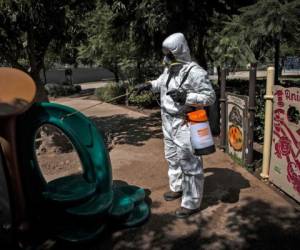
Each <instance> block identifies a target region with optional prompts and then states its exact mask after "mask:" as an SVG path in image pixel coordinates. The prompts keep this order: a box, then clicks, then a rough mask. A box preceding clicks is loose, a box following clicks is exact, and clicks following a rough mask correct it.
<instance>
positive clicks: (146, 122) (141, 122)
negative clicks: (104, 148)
mask: <svg viewBox="0 0 300 250" xmlns="http://www.w3.org/2000/svg"><path fill="white" fill-rule="evenodd" d="M90 119H92V120H93V122H94V123H95V124H96V126H97V127H98V129H99V130H100V131H102V132H104V134H105V135H106V137H107V139H108V140H109V141H112V143H113V144H114V145H116V144H129V145H135V146H142V145H144V144H145V141H147V140H149V139H151V138H162V136H163V135H162V131H161V117H160V112H156V113H153V114H151V115H150V116H145V117H144V116H143V117H138V118H133V117H129V116H127V115H113V116H107V117H93V116H92V117H90Z"/></svg>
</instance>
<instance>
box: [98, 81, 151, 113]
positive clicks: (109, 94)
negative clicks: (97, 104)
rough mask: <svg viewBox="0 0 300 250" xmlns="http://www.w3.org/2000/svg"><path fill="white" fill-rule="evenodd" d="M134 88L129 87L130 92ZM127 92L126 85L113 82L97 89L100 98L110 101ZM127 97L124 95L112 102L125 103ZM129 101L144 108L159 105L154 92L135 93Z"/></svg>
mask: <svg viewBox="0 0 300 250" xmlns="http://www.w3.org/2000/svg"><path fill="white" fill-rule="evenodd" d="M131 89H132V88H129V92H130V91H131ZM125 93H126V88H125V86H124V85H121V84H116V83H112V84H109V85H107V86H105V87H101V88H98V89H96V91H95V95H96V96H97V97H98V99H99V100H101V101H104V102H108V101H110V100H111V99H113V98H115V97H117V96H120V95H124V94H125ZM125 100H126V97H122V98H120V99H117V100H114V101H113V102H112V103H114V104H125ZM128 102H129V104H131V105H135V106H138V107H143V108H151V107H154V106H157V101H156V98H155V96H154V94H153V93H152V92H149V91H145V92H142V93H140V94H138V95H135V94H134V93H133V94H132V95H130V96H129V98H128Z"/></svg>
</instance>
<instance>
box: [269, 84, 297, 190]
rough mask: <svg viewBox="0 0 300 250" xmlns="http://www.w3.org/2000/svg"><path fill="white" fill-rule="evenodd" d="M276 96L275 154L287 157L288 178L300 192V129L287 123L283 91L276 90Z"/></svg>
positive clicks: (274, 121) (278, 156)
mask: <svg viewBox="0 0 300 250" xmlns="http://www.w3.org/2000/svg"><path fill="white" fill-rule="evenodd" d="M275 97H277V107H279V108H277V109H275V110H274V120H273V128H274V129H273V143H274V149H275V155H276V156H277V158H279V159H282V158H283V157H285V158H286V164H287V180H288V182H289V183H291V185H292V186H293V188H294V189H295V190H296V191H297V192H298V193H299V194H300V161H299V155H300V141H299V136H300V129H298V130H296V131H292V129H291V128H290V127H289V126H288V125H287V124H286V121H285V120H286V114H285V110H284V109H283V107H284V102H285V100H284V95H283V91H281V90H278V91H276V93H275ZM299 98H300V97H299Z"/></svg>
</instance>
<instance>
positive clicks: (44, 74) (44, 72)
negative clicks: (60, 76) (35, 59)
mask: <svg viewBox="0 0 300 250" xmlns="http://www.w3.org/2000/svg"><path fill="white" fill-rule="evenodd" d="M43 76H44V84H46V83H47V77H46V69H45V64H44V63H43Z"/></svg>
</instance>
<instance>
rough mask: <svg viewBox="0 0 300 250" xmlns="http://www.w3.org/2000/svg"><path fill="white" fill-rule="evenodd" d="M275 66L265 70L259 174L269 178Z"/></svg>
mask: <svg viewBox="0 0 300 250" xmlns="http://www.w3.org/2000/svg"><path fill="white" fill-rule="evenodd" d="M274 76H275V68H274V67H269V68H268V71H267V87H266V95H265V96H264V99H265V100H266V105H265V129H264V131H265V132H264V149H263V153H264V154H263V164H262V172H261V174H260V176H261V177H262V178H269V169H270V157H271V139H272V121H273V120H272V112H273V93H272V89H273V84H274V80H275V79H274Z"/></svg>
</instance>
